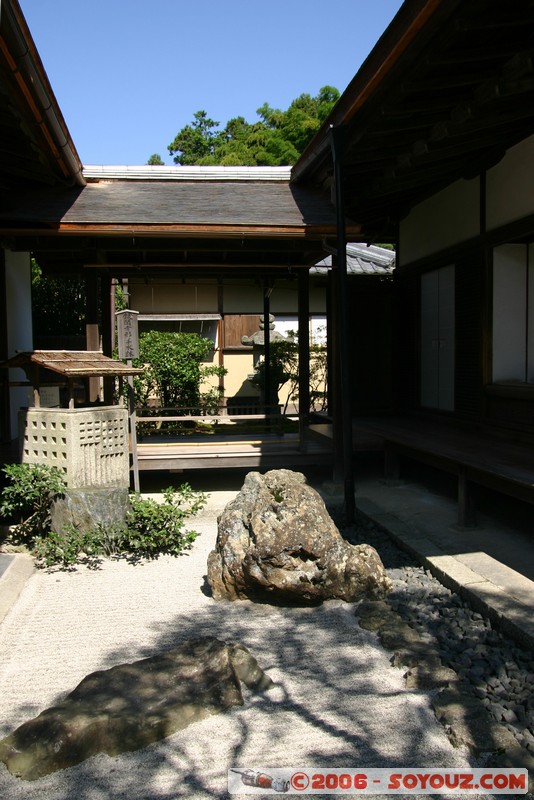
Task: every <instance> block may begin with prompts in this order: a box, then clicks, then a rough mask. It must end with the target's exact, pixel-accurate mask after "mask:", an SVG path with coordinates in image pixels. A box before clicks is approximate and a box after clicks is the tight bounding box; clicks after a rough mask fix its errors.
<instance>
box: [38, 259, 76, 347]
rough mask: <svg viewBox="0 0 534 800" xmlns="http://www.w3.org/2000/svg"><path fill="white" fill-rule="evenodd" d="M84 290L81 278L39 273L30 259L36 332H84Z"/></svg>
mask: <svg viewBox="0 0 534 800" xmlns="http://www.w3.org/2000/svg"><path fill="white" fill-rule="evenodd" d="M85 314H86V291H85V283H84V280H83V278H79V277H76V276H75V277H68V276H61V278H54V277H51V276H49V275H43V272H42V270H41V268H40V267H39V265H38V264H37V262H36V261H35V260H34V259H32V315H33V329H34V330H35V331H36V332H37V333H38V334H39V335H40V336H55V335H57V334H58V333H61V334H62V335H66V336H81V335H85Z"/></svg>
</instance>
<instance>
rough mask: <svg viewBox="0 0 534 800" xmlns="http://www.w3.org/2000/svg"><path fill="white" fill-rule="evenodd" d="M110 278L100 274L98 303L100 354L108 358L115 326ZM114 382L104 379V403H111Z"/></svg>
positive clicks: (110, 379) (105, 274)
mask: <svg viewBox="0 0 534 800" xmlns="http://www.w3.org/2000/svg"><path fill="white" fill-rule="evenodd" d="M111 296H112V291H111V278H110V277H109V275H108V274H107V273H105V272H102V273H101V274H100V303H101V308H102V352H103V353H104V355H105V356H109V357H110V358H111V357H112V356H113V331H114V325H115V309H113V319H112V311H111ZM114 385H115V382H114V380H113V378H104V403H105V404H106V405H111V404H112V403H113V395H114Z"/></svg>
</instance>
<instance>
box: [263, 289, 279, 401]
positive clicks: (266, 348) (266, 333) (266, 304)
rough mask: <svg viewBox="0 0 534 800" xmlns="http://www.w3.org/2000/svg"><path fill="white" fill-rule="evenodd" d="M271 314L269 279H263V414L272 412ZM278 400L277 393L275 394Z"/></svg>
mask: <svg viewBox="0 0 534 800" xmlns="http://www.w3.org/2000/svg"><path fill="white" fill-rule="evenodd" d="M270 316H271V287H270V285H269V281H268V280H267V279H265V280H264V281H263V358H264V360H265V368H264V373H263V378H264V383H263V402H264V406H265V407H264V412H265V414H272V413H273V409H272V408H270V406H271V403H272V399H273V390H272V386H271V323H270V321H269V318H270ZM277 400H278V394H277Z"/></svg>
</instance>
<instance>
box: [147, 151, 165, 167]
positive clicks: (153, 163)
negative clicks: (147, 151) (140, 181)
mask: <svg viewBox="0 0 534 800" xmlns="http://www.w3.org/2000/svg"><path fill="white" fill-rule="evenodd" d="M146 163H147V164H148V166H149V167H164V166H165V165H164V163H163V161H162V158H161V156H160V154H159V153H152V155H151V156H150V158H149V159H148V161H147V162H146Z"/></svg>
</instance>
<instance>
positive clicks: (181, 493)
mask: <svg viewBox="0 0 534 800" xmlns="http://www.w3.org/2000/svg"><path fill="white" fill-rule="evenodd" d="M3 472H4V473H5V474H6V476H7V478H8V484H7V486H6V487H5V488H4V489H3V490H2V493H1V495H0V515H1V516H2V518H3V519H4V520H6V521H9V522H15V523H16V524H15V525H14V527H13V530H12V533H11V537H12V539H13V541H14V542H16V543H23V544H25V545H26V546H27V547H28V548H29V549H30V551H31V552H32V553H33V555H34V556H35V557H36V560H37V564H38V565H39V566H42V567H51V566H54V565H61V566H63V567H71V566H73V565H74V564H76V563H80V562H85V563H88V564H89V565H91V566H97V565H98V564H99V563H100V562H101V560H102V558H103V557H110V556H122V555H124V556H127V557H129V558H131V559H134V560H136V559H141V558H156V557H157V556H159V555H160V554H163V553H166V554H169V555H173V556H177V555H179V554H180V553H181V552H182V551H183V550H187V549H189V548H190V547H191V545H192V543H193V542H194V540H195V539H196V537H197V536H198V533H197V532H196V531H194V530H188V529H187V528H186V520H187V519H189V518H190V517H192V516H194V515H195V514H197V513H198V512H199V511H200V510H201V509H202V508H203V507H204V505H205V504H206V500H207V495H206V494H204V493H203V492H196V491H194V490H193V489H192V488H191V486H190V485H189V484H188V483H183V484H182V485H181V486H179V487H177V488H174V487H169V488H168V489H165V490H164V491H163V493H162V501H161V502H158V501H157V500H154V499H153V498H146V497H142V495H141V494H139V493H132V494H130V509H129V511H128V513H127V515H126V519H125V520H124V522H123V523H120V524H117V523H115V524H113V525H107V526H104V525H97V526H95V527H94V528H92V529H91V530H89V531H84V530H81V529H79V528H78V527H77V526H76V525H75V524H70V525H65V526H63V528H62V529H61V530H59V531H54V530H51V528H50V507H51V504H52V501H53V500H54V498H55V497H58V496H60V495H62V494H64V493H65V491H66V487H65V482H64V479H63V476H62V474H61V472H60V471H59V470H55V469H54V468H50V467H36V466H34V465H28V464H23V465H20V464H16V465H8V466H6V467H5V468H4V470H3Z"/></svg>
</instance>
